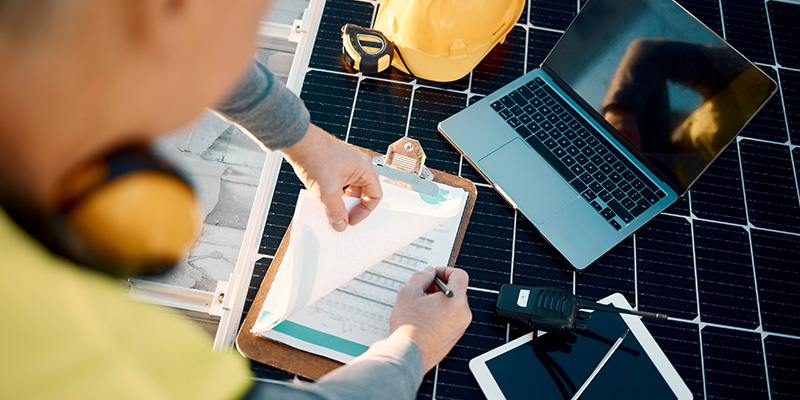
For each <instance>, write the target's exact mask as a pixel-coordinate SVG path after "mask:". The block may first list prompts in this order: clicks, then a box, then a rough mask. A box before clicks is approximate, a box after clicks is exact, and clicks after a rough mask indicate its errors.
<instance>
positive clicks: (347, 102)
mask: <svg viewBox="0 0 800 400" xmlns="http://www.w3.org/2000/svg"><path fill="white" fill-rule="evenodd" d="M678 2H679V3H680V4H681V5H683V6H684V7H686V8H687V9H688V10H689V11H690V12H692V13H694V14H695V16H697V17H698V18H699V19H700V20H701V21H703V22H704V23H706V24H707V25H708V26H709V27H711V28H712V29H713V30H715V31H716V32H717V33H718V34H720V35H721V36H723V37H724V38H726V39H727V40H728V41H729V42H730V43H731V44H732V45H733V46H734V47H736V48H737V49H739V50H740V51H741V52H742V53H743V54H745V55H746V56H747V57H749V58H750V59H751V60H753V61H754V62H756V63H757V65H758V66H759V67H761V68H762V69H763V70H765V72H767V73H768V74H769V75H770V76H771V77H772V78H773V79H775V80H776V82H778V83H779V92H778V94H777V95H776V96H775V97H774V98H773V99H772V100H770V102H769V103H768V104H767V105H766V106H765V108H764V109H763V110H762V111H761V112H760V113H759V114H758V115H757V116H756V117H755V118H754V119H753V121H752V122H751V123H750V124H749V125H748V126H747V128H746V129H745V131H744V132H743V133H742V134H741V135H740V137H739V138H738V139H737V140H736V141H734V142H733V143H732V144H731V145H730V146H729V147H728V149H727V150H726V151H725V152H724V153H723V154H722V155H721V156H720V158H719V159H718V160H717V161H716V162H715V164H714V165H713V166H712V167H711V168H710V169H709V170H708V171H707V173H706V174H705V175H704V176H702V177H701V178H700V180H699V181H698V182H697V184H696V185H695V186H694V187H693V189H692V190H691V191H690V192H689V193H688V194H687V195H686V196H684V197H682V198H680V199H679V200H678V201H677V202H676V204H675V205H673V206H672V207H670V208H669V209H668V210H667V211H666V212H664V213H662V215H660V216H658V217H657V218H656V219H655V220H654V221H652V222H651V223H650V224H648V225H647V226H646V227H644V228H642V229H641V230H640V231H639V232H637V233H636V234H635V235H633V236H632V237H631V238H630V239H629V240H627V241H626V242H624V243H623V244H621V245H620V246H618V247H617V248H616V249H614V250H613V251H612V252H611V253H610V254H609V255H607V256H606V257H604V258H603V259H601V260H599V261H598V262H597V263H596V265H594V266H592V267H590V268H589V269H588V270H586V271H585V272H584V273H576V272H574V271H573V269H572V268H571V267H570V266H569V265H568V264H567V263H566V261H565V260H564V259H563V257H561V255H560V254H558V252H557V251H555V250H554V249H553V248H552V247H551V246H550V245H549V244H547V243H546V242H545V241H544V240H543V239H542V238H541V236H539V234H538V233H536V231H535V229H534V228H533V226H532V225H531V224H530V223H529V222H528V221H527V220H526V219H525V218H524V217H522V215H521V214H518V213H516V212H515V210H514V209H513V208H511V207H509V206H508V205H507V204H506V203H505V202H504V201H503V200H502V198H500V196H498V195H497V194H496V192H495V191H494V190H493V189H491V187H489V186H488V185H487V184H486V182H485V181H484V180H483V178H481V177H480V175H479V174H478V173H477V171H475V170H474V168H472V166H471V165H469V164H468V163H467V162H466V161H465V160H463V158H462V157H461V156H460V155H459V154H458V152H457V151H456V150H455V149H454V148H452V146H450V145H449V144H448V143H447V142H446V140H444V139H443V138H442V137H441V136H440V135H439V134H438V132H437V131H436V123H438V121H439V120H441V119H444V118H445V117H447V116H448V115H450V114H453V113H455V112H457V111H458V110H460V109H462V108H463V107H466V106H467V105H469V104H472V103H474V102H475V101H478V100H479V99H481V98H482V97H483V96H485V95H487V94H489V93H491V92H492V91H493V90H495V89H498V88H500V87H501V86H502V85H504V84H505V83H507V82H509V81H511V80H512V79H514V78H516V77H518V76H519V75H522V74H523V73H525V72H527V71H530V70H531V69H533V68H535V67H536V66H538V65H539V64H540V63H541V62H542V60H543V59H544V57H545V56H546V55H547V53H548V52H549V50H550V48H551V47H552V46H553V45H554V44H555V43H556V41H557V40H558V38H559V37H560V35H561V33H563V30H564V29H565V28H566V27H567V26H568V25H569V23H570V21H571V20H572V18H573V17H574V16H575V14H576V13H577V11H578V9H579V8H580V7H581V6H582V5H583V4H584V3H585V1H583V0H557V1H552V0H529V1H528V4H527V5H526V8H525V11H524V13H523V15H522V16H521V17H520V19H519V21H518V23H517V25H516V26H515V27H514V30H513V31H512V32H511V33H510V34H509V35H508V37H507V38H506V41H505V43H503V44H500V45H498V46H497V48H496V49H495V50H493V51H492V52H491V53H490V54H489V55H488V56H487V57H486V59H485V60H484V62H482V63H481V64H480V65H479V66H478V67H476V69H475V70H474V71H473V72H472V73H471V74H470V75H468V76H466V77H464V78H462V79H460V80H458V81H456V82H452V83H436V82H428V81H424V80H414V79H413V78H411V77H409V76H408V75H405V74H402V73H400V72H398V71H397V70H395V69H393V68H392V69H390V70H389V71H387V72H384V73H381V74H379V75H377V76H369V77H368V76H362V75H361V74H359V73H356V72H355V71H353V70H350V69H349V68H347V67H346V66H345V65H344V63H343V62H342V60H341V55H340V53H341V44H340V42H339V40H340V39H339V29H340V27H341V26H342V25H343V24H344V23H357V24H360V25H363V26H369V25H370V21H372V20H373V19H374V16H375V7H376V4H375V3H373V2H369V1H361V0H328V1H327V2H326V5H325V10H324V12H323V14H322V17H321V25H320V30H319V33H318V35H317V39H316V43H315V46H314V49H313V52H312V56H311V61H310V63H309V65H308V72H307V73H306V75H305V79H304V84H303V87H302V93H301V98H303V99H304V101H305V102H306V104H307V106H308V108H309V110H310V111H311V116H312V121H313V122H314V123H316V124H318V125H320V126H321V127H323V128H325V129H327V130H329V131H330V132H331V133H333V134H335V135H336V136H338V137H340V138H343V139H346V140H347V141H349V142H350V143H353V144H357V145H360V146H364V147H367V148H370V149H372V150H374V151H377V152H384V151H385V149H386V146H388V144H389V143H391V142H393V141H394V140H396V139H398V138H400V137H402V136H404V135H407V136H410V137H413V138H416V139H418V140H420V141H421V142H422V144H423V146H424V148H425V149H426V150H427V156H428V165H429V166H430V167H432V168H436V169H441V170H444V171H446V172H449V173H453V174H458V175H460V176H462V177H465V178H467V179H470V180H472V181H473V182H475V183H476V185H478V192H479V194H478V198H477V204H476V206H475V210H474V211H473V215H472V218H471V221H470V225H469V226H468V229H467V233H466V236H465V238H464V243H463V245H462V248H461V252H460V255H459V258H458V261H457V265H458V266H459V267H461V268H464V269H466V270H467V271H468V272H469V273H470V278H471V283H470V290H469V291H468V296H469V301H470V305H471V308H472V310H473V323H472V324H471V325H470V327H469V328H468V329H467V332H466V334H465V335H464V337H463V338H462V339H461V341H459V343H458V344H457V345H456V347H455V348H454V350H453V351H452V352H451V354H450V355H449V356H448V357H447V358H446V359H445V360H444V361H443V362H442V363H441V364H440V365H439V366H438V368H436V369H434V370H433V371H431V372H430V373H429V374H428V375H426V377H425V379H424V381H423V384H422V387H421V388H420V392H419V397H420V398H439V399H472V398H482V395H481V393H480V391H479V389H478V388H477V386H476V384H475V381H474V379H473V378H472V376H471V375H470V373H469V371H468V367H467V363H468V361H469V359H471V358H473V357H475V356H477V355H479V354H481V353H483V352H485V351H488V350H490V349H492V348H495V347H497V346H499V345H501V344H503V343H505V342H506V341H507V340H509V339H513V338H514V337H517V336H519V335H520V334H522V333H523V331H522V330H520V329H516V328H513V327H510V326H508V325H506V324H505V323H504V322H503V321H500V320H499V319H498V318H497V317H496V316H495V315H494V312H493V309H494V301H495V296H496V292H497V289H498V288H499V286H500V285H501V284H503V283H509V282H513V283H518V284H524V285H532V286H533V285H546V286H554V287H559V288H564V289H570V290H574V292H575V293H576V294H578V295H581V296H585V297H588V298H593V299H597V298H601V297H605V296H607V295H608V294H610V293H613V292H620V293H622V294H623V295H624V296H625V297H626V299H627V300H628V301H629V302H630V303H631V305H632V306H634V307H638V308H639V309H642V310H647V311H663V312H666V313H668V314H669V315H670V316H671V317H672V319H671V320H669V321H647V320H645V321H644V322H645V324H646V325H647V327H648V329H649V330H650V331H651V333H652V334H653V336H654V337H655V338H656V341H657V342H658V343H659V345H660V346H661V348H662V349H663V350H664V352H665V353H666V355H667V357H668V358H669V359H670V361H671V362H672V363H673V365H675V368H676V369H677V370H678V372H679V374H680V375H681V376H682V377H683V379H684V381H686V383H687V385H688V386H689V388H690V389H691V391H692V393H693V394H694V395H695V397H697V398H756V397H758V398H773V397H774V398H787V397H798V393H800V367H798V365H800V194H798V180H800V147H799V146H800V69H798V68H800V61H798V57H797V54H798V53H797V51H796V50H795V49H796V40H797V38H798V37H800V34H798V27H799V26H800V25H798V24H797V22H796V21H798V20H799V19H798V17H800V5H798V4H797V3H796V2H790V1H774V0H768V1H764V2H761V1H758V2H752V1H745V0H736V1H734V0H683V1H678ZM278 181H279V182H278V185H277V187H276V189H275V194H274V197H273V203H272V205H271V207H270V210H269V214H268V216H267V226H266V229H265V231H264V238H263V240H262V246H261V250H260V252H261V254H263V255H264V256H265V257H266V258H265V259H264V260H261V261H259V262H258V263H257V266H256V267H257V271H261V270H262V269H264V268H265V266H266V265H267V263H268V262H269V259H270V258H271V257H272V256H273V255H274V253H275V251H276V249H277V245H278V243H279V241H280V239H281V237H282V236H283V233H284V232H285V230H286V227H287V226H288V224H289V222H290V219H291V211H292V208H293V206H294V199H295V198H296V195H297V191H298V190H299V188H300V187H301V185H300V183H299V181H298V180H297V178H296V177H294V174H293V172H292V170H291V168H290V167H288V166H287V165H286V164H284V166H283V168H282V169H281V172H280V175H279V178H278ZM263 273H264V272H263V271H261V272H258V273H256V274H254V276H253V282H252V283H251V291H250V292H251V293H249V294H248V299H249V300H250V301H252V297H253V296H254V295H255V291H254V289H253V288H257V287H258V286H259V285H260V282H261V279H263ZM253 369H254V371H256V373H257V375H259V376H264V377H281V376H282V373H280V372H274V373H273V372H270V371H269V368H268V367H265V366H261V365H255V366H254V367H253Z"/></svg>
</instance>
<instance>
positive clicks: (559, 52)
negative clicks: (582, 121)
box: [542, 0, 776, 193]
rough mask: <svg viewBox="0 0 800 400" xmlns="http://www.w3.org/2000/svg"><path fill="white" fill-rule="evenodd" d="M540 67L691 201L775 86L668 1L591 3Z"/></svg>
mask: <svg viewBox="0 0 800 400" xmlns="http://www.w3.org/2000/svg"><path fill="white" fill-rule="evenodd" d="M542 67H543V68H544V69H545V70H546V71H548V73H550V74H551V75H554V76H555V77H557V78H559V79H560V81H561V82H562V83H563V84H565V86H567V87H566V88H565V90H567V91H568V92H572V93H573V94H577V96H578V97H580V98H581V99H582V100H583V102H584V103H585V104H584V105H585V106H587V107H589V108H591V109H593V110H594V111H596V112H597V114H598V116H597V117H598V119H599V118H603V119H605V121H607V122H608V123H609V124H610V125H611V126H612V127H614V128H615V129H616V130H617V131H618V132H619V133H620V134H621V135H622V136H623V137H624V138H626V139H627V140H628V141H629V142H630V144H631V145H632V146H633V147H635V148H637V149H638V150H640V151H641V154H642V155H644V156H645V157H646V158H647V159H648V160H649V161H650V162H651V163H652V164H653V165H655V166H656V167H657V168H658V169H659V170H661V172H662V173H663V175H665V177H666V178H668V179H671V180H672V181H673V183H674V184H675V185H676V186H677V187H678V188H680V189H681V191H680V192H679V193H683V192H685V191H686V190H687V189H688V188H689V186H690V185H691V184H692V183H693V182H694V181H695V180H696V179H697V177H698V176H699V175H700V174H701V173H702V172H703V171H704V170H705V169H706V167H707V166H708V165H709V164H710V163H711V161H713V160H714V159H715V158H716V157H717V155H719V153H720V152H722V150H724V149H725V147H726V146H727V145H728V143H730V141H731V140H732V139H733V138H734V137H735V136H736V134H737V133H739V131H740V130H741V129H742V128H743V127H744V125H745V124H746V123H747V122H748V121H749V120H750V118H751V117H752V116H753V115H754V114H755V113H756V112H757V111H758V110H759V109H760V108H761V106H762V105H763V104H764V103H765V102H766V101H767V100H768V99H769V97H770V96H771V95H772V93H773V92H774V91H775V88H776V86H775V83H774V82H773V81H772V80H771V79H770V78H769V77H767V76H766V75H765V74H764V73H763V72H761V71H760V70H759V69H758V68H756V67H755V66H754V65H753V64H752V63H750V62H749V61H748V60H747V59H745V58H744V57H743V56H742V55H741V54H739V53H738V52H737V51H735V50H734V49H733V48H731V47H730V46H729V45H728V44H726V43H725V42H724V41H723V40H722V39H721V38H720V37H718V36H717V35H716V34H715V33H713V32H712V31H711V30H709V29H708V28H706V27H705V26H704V25H702V24H701V23H700V22H699V21H698V20H696V19H695V18H694V17H693V16H691V15H690V14H689V13H687V12H686V11H685V10H683V8H681V7H680V6H679V5H677V4H676V3H674V2H672V1H670V0H635V1H631V0H626V1H619V0H590V1H589V2H588V3H587V4H586V6H585V7H584V9H583V10H582V11H581V13H580V14H579V15H578V17H576V19H575V20H574V21H573V23H572V25H571V26H570V27H569V29H568V30H567V31H566V33H564V35H563V36H562V38H561V40H560V41H559V42H558V44H557V45H556V46H555V48H553V50H552V51H551V53H550V55H548V57H547V59H546V60H545V62H544V63H543V64H542Z"/></svg>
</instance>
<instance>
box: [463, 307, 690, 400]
mask: <svg viewBox="0 0 800 400" xmlns="http://www.w3.org/2000/svg"><path fill="white" fill-rule="evenodd" d="M620 297H621V296H620ZM629 328H630V329H631V332H630V333H629V334H628V335H627V336H626V337H625V340H623V342H622V344H621V345H620V346H619V347H618V348H617V349H616V351H615V352H614V353H613V354H612V355H611V357H610V358H609V360H608V361H607V363H606V364H605V365H604V366H603V367H602V369H601V370H600V372H599V373H598V374H597V376H595V378H594V379H593V380H592V382H591V383H590V384H589V385H588V386H587V388H586V389H585V391H584V392H583V395H582V396H581V399H610V398H647V399H675V398H678V397H680V398H684V397H685V396H684V394H686V395H688V398H691V394H690V393H689V391H688V388H687V387H686V385H685V383H683V381H682V380H681V379H680V377H679V376H678V375H677V372H676V371H675V369H674V367H673V366H672V364H670V363H669V361H668V360H667V359H666V357H665V356H664V354H663V352H662V351H661V350H660V348H658V346H657V344H656V343H655V341H654V340H653V338H652V336H650V334H649V332H647V330H646V328H644V325H643V324H642V323H641V321H639V320H638V317H632V316H625V317H624V318H623V317H622V316H621V315H619V314H615V313H608V312H599V311H595V312H593V313H592V317H591V319H590V320H589V321H588V323H587V329H586V330H585V331H584V332H575V333H571V334H566V335H559V334H552V333H549V334H545V335H542V336H539V337H538V338H536V339H533V335H528V336H526V338H520V339H518V340H517V341H514V342H511V343H508V344H506V345H505V346H502V347H500V348H498V349H495V350H493V351H490V352H489V353H486V354H484V355H483V356H480V357H477V358H476V359H475V360H473V361H476V363H474V364H473V363H471V364H470V368H471V369H472V370H473V373H474V374H475V377H476V379H477V380H478V383H479V384H480V385H481V388H482V389H483V390H484V392H485V393H486V394H487V397H489V398H490V399H494V398H501V397H500V396H497V395H495V393H497V391H498V389H499V392H501V393H502V396H503V397H505V398H506V399H508V400H515V399H565V398H566V399H570V398H572V396H573V395H574V394H575V392H576V391H577V390H578V389H579V388H580V387H581V386H582V385H583V383H584V382H585V381H586V379H587V378H588V377H589V375H591V373H592V371H594V369H595V368H596V367H597V365H598V364H599V363H600V361H601V360H602V359H603V357H604V356H605V355H606V353H607V352H608V351H609V350H610V349H611V347H612V346H613V344H614V342H616V341H617V339H618V338H619V337H620V336H622V335H623V334H624V333H625V331H626V330H627V329H629ZM642 343H644V344H642ZM645 349H647V350H645ZM654 360H655V361H654ZM487 382H489V384H487ZM488 387H491V389H490V390H487V388H488ZM678 393H680V395H679V394H678Z"/></svg>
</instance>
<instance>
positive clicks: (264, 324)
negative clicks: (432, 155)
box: [252, 182, 468, 362]
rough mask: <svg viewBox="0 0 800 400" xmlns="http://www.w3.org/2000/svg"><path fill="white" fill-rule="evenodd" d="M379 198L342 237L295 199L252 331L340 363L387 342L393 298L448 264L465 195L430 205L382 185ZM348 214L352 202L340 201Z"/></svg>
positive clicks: (446, 192) (305, 200)
mask: <svg viewBox="0 0 800 400" xmlns="http://www.w3.org/2000/svg"><path fill="white" fill-rule="evenodd" d="M381 185H382V189H383V194H384V198H383V200H382V201H381V202H380V204H379V205H378V207H376V209H375V210H374V211H373V212H372V213H371V214H370V216H369V217H368V218H367V219H365V220H364V221H362V222H361V223H360V224H358V225H356V226H351V227H348V228H347V230H345V231H344V232H336V231H334V230H333V228H332V227H331V226H330V224H329V223H328V219H327V217H326V215H325V210H324V208H323V206H322V203H320V202H319V200H317V199H316V198H315V197H314V196H313V195H311V194H310V193H308V192H307V191H305V190H302V191H301V192H300V196H299V197H298V200H297V207H296V208H295V213H294V218H293V220H292V227H291V233H290V237H289V245H288V247H287V250H286V253H285V255H284V259H283V261H282V263H281V265H280V268H279V269H278V273H277V274H276V276H275V280H274V281H273V283H272V286H271V288H270V291H269V293H268V294H267V298H266V299H265V301H264V306H263V307H262V309H261V312H260V313H259V317H258V319H257V320H256V323H255V324H254V326H253V329H252V332H254V333H256V334H259V335H261V336H264V337H267V338H270V339H273V340H277V341H280V342H283V343H286V344H288V345H290V346H293V347H296V348H299V349H301V350H304V351H308V352H311V353H315V354H319V355H322V356H325V357H328V358H331V359H334V360H337V361H341V362H347V361H349V360H351V359H353V358H354V357H356V356H358V355H360V354H361V353H363V352H364V351H366V350H367V348H369V346H370V345H371V344H372V343H374V342H376V341H378V340H380V339H383V338H385V337H387V336H388V335H389V316H390V315H391V313H392V308H393V306H394V302H395V298H396V296H397V291H398V290H399V289H400V287H401V286H403V284H405V282H406V281H407V280H408V278H409V277H411V275H412V274H413V273H414V272H416V271H419V270H422V269H424V268H425V267H426V266H429V265H430V266H444V265H447V263H448V261H449V259H450V254H451V252H452V250H453V245H454V243H455V239H456V235H457V233H458V228H459V225H460V222H461V217H462V215H463V212H464V206H465V205H466V201H467V196H468V193H467V192H465V191H464V190H462V189H460V188H454V187H450V186H447V185H442V184H439V188H440V189H439V196H438V197H436V198H434V197H430V196H426V195H422V194H419V193H417V192H414V191H411V190H407V189H402V188H399V187H397V186H394V185H391V184H387V183H383V182H382V183H381ZM344 200H345V204H346V206H347V208H348V210H350V209H352V207H354V206H355V205H356V204H358V202H359V200H358V199H356V198H350V197H345V198H344Z"/></svg>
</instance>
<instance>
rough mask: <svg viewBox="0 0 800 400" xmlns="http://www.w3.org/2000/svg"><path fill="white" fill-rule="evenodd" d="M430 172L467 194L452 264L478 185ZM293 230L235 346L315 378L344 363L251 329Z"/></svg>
mask: <svg viewBox="0 0 800 400" xmlns="http://www.w3.org/2000/svg"><path fill="white" fill-rule="evenodd" d="M359 149H360V150H361V151H363V152H364V153H366V154H367V155H369V156H370V157H374V156H377V155H380V154H379V153H377V152H374V151H371V150H367V149H363V148H359ZM430 171H431V173H432V174H433V181H434V182H439V183H443V184H445V185H449V186H453V187H459V188H462V189H464V191H466V192H467V193H468V196H467V203H466V204H465V205H464V213H463V215H462V218H461V223H460V224H459V227H458V233H457V234H456V240H455V243H454V244H453V251H452V253H450V260H449V262H448V266H450V267H453V266H455V263H456V259H457V258H458V253H459V251H460V250H461V243H462V242H463V239H464V234H465V233H466V231H467V225H468V224H469V218H470V216H471V215H472V210H473V209H474V208H475V198H476V197H477V195H478V191H477V188H476V187H475V184H474V183H472V181H470V180H469V179H466V178H460V177H458V176H455V175H451V174H448V173H446V172H442V171H438V170H434V169H430ZM291 229H292V225H291V224H289V227H288V228H287V229H286V233H285V234H284V236H283V239H282V240H281V243H280V245H279V246H278V250H277V251H276V253H275V256H274V258H273V259H272V262H271V263H270V265H269V269H268V270H267V274H266V276H265V277H264V280H263V281H262V282H261V286H260V287H259V289H258V293H257V294H256V297H255V299H253V303H252V305H251V306H250V310H249V311H248V312H247V316H246V317H245V320H244V322H243V323H242V326H241V327H240V328H239V332H238V333H237V334H236V349H237V350H238V351H239V353H240V354H242V355H243V356H244V357H246V358H248V359H251V360H253V361H257V362H260V363H263V364H266V365H269V366H272V367H275V368H278V369H280V370H283V371H286V372H289V373H291V374H294V375H297V376H300V377H303V378H306V379H314V380H316V379H319V378H321V377H322V376H323V375H325V374H327V373H328V372H331V371H333V370H334V369H336V368H338V367H340V366H342V365H343V364H342V363H340V362H338V361H334V360H331V359H329V358H325V357H322V356H319V355H316V354H311V353H307V352H305V351H302V350H299V349H296V348H294V347H291V346H289V345H286V344H283V343H280V342H277V341H274V340H271V339H267V338H265V337H263V336H260V335H257V334H255V333H252V332H251V331H250V330H251V329H252V328H253V325H254V324H255V322H256V319H257V318H258V314H259V312H260V310H261V307H262V306H263V304H264V300H265V299H266V297H267V292H269V289H270V287H271V286H272V282H273V281H274V279H275V275H276V274H277V272H278V268H279V267H280V264H281V262H282V261H283V257H284V254H285V253H286V249H287V247H288V246H289V237H290V233H291Z"/></svg>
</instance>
